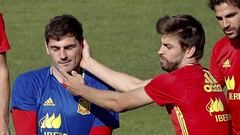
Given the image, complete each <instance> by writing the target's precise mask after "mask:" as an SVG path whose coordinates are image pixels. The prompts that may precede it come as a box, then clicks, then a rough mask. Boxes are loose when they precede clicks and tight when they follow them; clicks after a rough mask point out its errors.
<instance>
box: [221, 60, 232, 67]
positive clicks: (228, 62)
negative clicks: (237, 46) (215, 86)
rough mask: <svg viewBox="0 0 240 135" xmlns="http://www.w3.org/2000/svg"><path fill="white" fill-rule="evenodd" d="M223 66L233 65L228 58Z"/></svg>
mask: <svg viewBox="0 0 240 135" xmlns="http://www.w3.org/2000/svg"><path fill="white" fill-rule="evenodd" d="M222 67H224V68H229V67H231V64H230V61H229V59H227V60H226V61H224V63H223V65H222Z"/></svg>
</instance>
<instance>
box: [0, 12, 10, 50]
mask: <svg viewBox="0 0 240 135" xmlns="http://www.w3.org/2000/svg"><path fill="white" fill-rule="evenodd" d="M9 49H10V45H9V42H8V39H7V35H6V33H5V26H4V20H3V18H2V14H1V13H0V53H2V52H6V51H7V50H9Z"/></svg>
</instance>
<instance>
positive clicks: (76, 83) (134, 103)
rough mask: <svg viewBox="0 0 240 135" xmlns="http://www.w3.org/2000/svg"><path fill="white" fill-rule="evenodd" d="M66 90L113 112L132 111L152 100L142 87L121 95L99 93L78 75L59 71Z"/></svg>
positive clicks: (106, 92)
mask: <svg viewBox="0 0 240 135" xmlns="http://www.w3.org/2000/svg"><path fill="white" fill-rule="evenodd" d="M61 73H62V74H63V77H64V84H65V85H66V87H67V89H68V90H69V91H70V92H71V93H73V94H74V95H76V96H82V97H84V98H86V99H87V100H89V101H90V102H93V103H94V104H97V105H98V106H101V107H103V108H106V109H110V110H113V111H115V112H123V111H127V110H132V109H135V108H138V107H141V106H144V105H147V104H150V103H152V102H153V101H152V99H151V98H150V97H149V96H148V95H147V94H146V93H145V91H144V87H139V88H137V89H135V90H132V91H129V92H125V93H121V92H115V91H100V90H97V89H94V88H92V87H89V86H86V85H84V82H83V79H82V77H81V75H80V74H77V73H76V72H74V71H73V72H72V74H73V76H71V75H69V74H68V73H66V72H64V71H61Z"/></svg>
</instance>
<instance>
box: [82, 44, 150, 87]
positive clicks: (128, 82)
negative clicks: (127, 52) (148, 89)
mask: <svg viewBox="0 0 240 135" xmlns="http://www.w3.org/2000/svg"><path fill="white" fill-rule="evenodd" d="M81 67H82V68H84V69H86V70H88V71H89V72H91V73H92V74H94V75H95V76H97V77H98V78H100V79H101V80H103V81H104V82H106V83H107V84H109V85H111V86H112V87H113V88H115V89H117V90H119V91H130V90H133V89H136V88H138V87H141V86H144V85H146V84H147V83H148V82H149V81H150V80H146V81H143V80H141V79H138V78H136V77H134V76H130V75H128V74H125V73H121V72H118V71H115V70H112V69H110V68H108V67H107V66H105V65H103V64H101V63H99V62H97V61H96V60H94V59H93V58H92V57H91V56H90V52H89V46H88V44H87V42H86V40H84V49H83V58H82V61H81Z"/></svg>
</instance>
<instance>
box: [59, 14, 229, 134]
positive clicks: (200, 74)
mask: <svg viewBox="0 0 240 135" xmlns="http://www.w3.org/2000/svg"><path fill="white" fill-rule="evenodd" d="M156 28H157V31H158V32H159V33H160V34H161V35H162V36H161V47H160V49H159V51H158V55H159V56H160V64H161V68H162V69H164V70H165V71H167V72H168V73H163V74H160V75H158V76H156V77H154V79H153V80H151V81H150V82H149V80H147V81H143V80H140V79H138V78H135V77H133V76H130V75H127V74H124V73H120V72H117V71H113V70H111V69H110V68H108V67H106V66H104V65H102V64H100V63H98V62H97V61H95V60H94V59H92V58H91V56H90V55H89V50H88V46H87V43H86V42H85V46H84V50H83V60H82V61H81V66H82V67H83V68H84V69H85V70H88V71H89V72H91V73H93V74H94V75H96V76H98V77H99V78H101V79H102V80H104V81H105V82H106V83H108V84H110V85H111V86H112V87H114V88H115V89H117V90H120V91H125V92H108V91H104V92H101V91H98V90H96V89H94V88H91V87H88V86H86V85H84V84H83V79H82V77H81V75H79V74H77V73H76V72H72V76H71V75H69V74H67V73H66V72H65V71H63V70H62V71H61V72H62V74H63V78H64V83H65V84H66V86H67V89H68V90H69V91H70V92H72V93H73V94H74V95H78V96H82V97H84V98H86V99H87V100H89V101H91V102H93V103H95V104H97V105H99V106H101V107H104V108H107V109H111V110H114V111H117V112H123V111H127V110H132V109H135V108H138V107H141V106H144V105H147V104H150V103H153V102H155V103H157V104H158V105H159V106H165V107H166V109H167V111H168V113H169V115H170V117H171V120H172V123H173V125H174V127H175V130H176V134H177V135H229V134H231V116H230V114H229V108H228V105H227V101H226V98H225V96H224V93H223V90H222V88H221V86H220V85H219V84H218V83H217V81H216V80H215V79H214V77H213V76H212V75H211V73H210V72H209V71H208V70H206V69H204V68H203V67H202V66H201V65H200V64H199V60H200V59H201V58H202V55H203V50H204V43H205V34H204V30H203V28H202V25H201V24H200V22H198V21H197V20H196V19H195V18H193V17H192V16H190V15H178V16H170V17H169V16H164V17H162V18H160V19H159V20H158V22H157V25H156ZM146 83H148V84H147V85H145V84H146Z"/></svg>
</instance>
